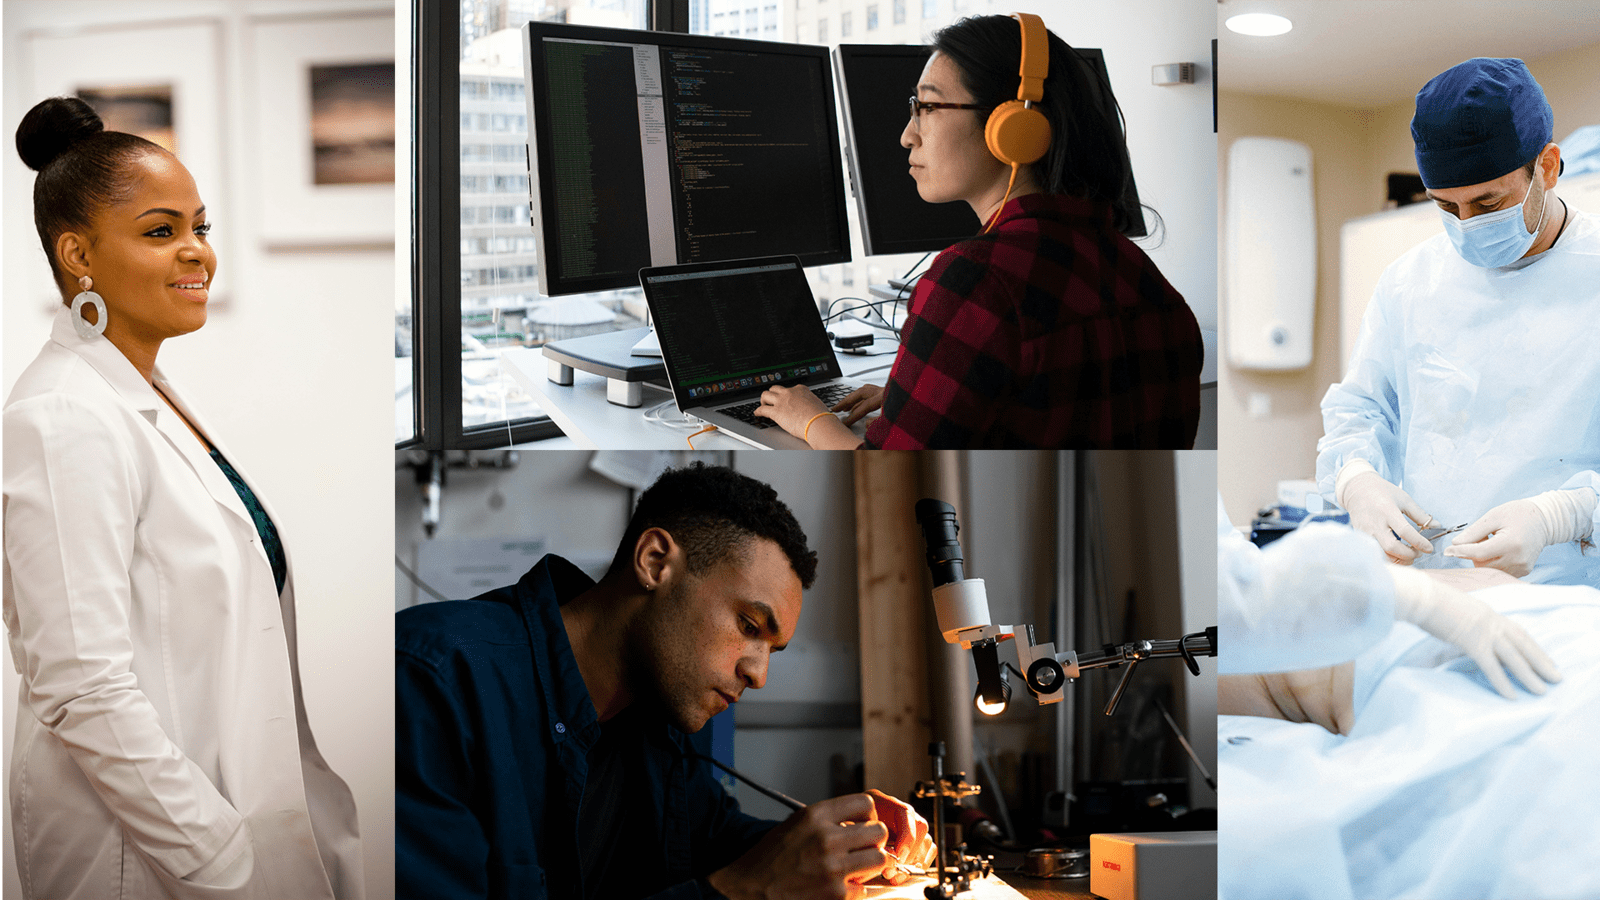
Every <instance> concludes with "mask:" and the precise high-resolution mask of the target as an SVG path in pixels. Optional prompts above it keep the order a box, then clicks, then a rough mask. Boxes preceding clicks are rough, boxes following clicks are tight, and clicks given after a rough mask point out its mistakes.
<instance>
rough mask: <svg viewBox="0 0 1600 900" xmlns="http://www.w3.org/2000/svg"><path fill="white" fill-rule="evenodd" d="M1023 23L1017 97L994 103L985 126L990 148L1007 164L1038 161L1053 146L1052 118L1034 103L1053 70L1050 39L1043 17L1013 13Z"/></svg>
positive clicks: (1017, 164) (990, 150) (985, 139)
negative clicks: (1051, 139)
mask: <svg viewBox="0 0 1600 900" xmlns="http://www.w3.org/2000/svg"><path fill="white" fill-rule="evenodd" d="M1011 18H1013V19H1016V20H1017V22H1019V23H1020V24H1021V26H1022V66H1021V67H1020V68H1019V69H1018V70H1017V74H1018V75H1020V76H1021V77H1022V83H1021V84H1019V85H1018V86H1017V99H1015V100H1008V101H1006V102H1005V103H1002V104H1000V105H999V106H997V107H995V110H994V112H992V113H990V114H989V121H988V124H986V125H984V127H983V139H984V142H985V143H987V144H988V145H989V152H990V153H993V154H994V155H995V158H996V159H998V160H1000V161H1001V162H1003V163H1005V164H1006V165H1008V166H1025V165H1028V164H1029V163H1035V162H1038V161H1039V159H1040V158H1041V157H1043V156H1044V154H1045V151H1046V150H1049V149H1050V120H1048V119H1046V118H1045V117H1044V113H1042V112H1040V111H1039V110H1037V109H1035V108H1034V107H1033V106H1032V104H1034V103H1037V102H1039V101H1040V100H1043V99H1044V80H1045V77H1046V76H1047V75H1049V74H1050V43H1049V41H1048V40H1047V32H1046V31H1045V27H1044V20H1043V19H1041V18H1039V17H1038V16H1036V15H1033V14H1032V13H1013V14H1012V16H1011Z"/></svg>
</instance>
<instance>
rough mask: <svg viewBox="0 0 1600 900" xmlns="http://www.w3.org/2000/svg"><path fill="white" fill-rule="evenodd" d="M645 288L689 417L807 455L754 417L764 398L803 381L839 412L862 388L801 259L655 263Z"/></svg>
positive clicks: (644, 278)
mask: <svg viewBox="0 0 1600 900" xmlns="http://www.w3.org/2000/svg"><path fill="white" fill-rule="evenodd" d="M639 283H640V284H641V285H643V286H644V297H645V302H647V303H649V304H650V315H651V318H652V319H653V320H654V322H655V329H656V335H657V336H658V337H659V338H660V340H661V362H662V363H663V364H664V365H665V366H666V368H667V381H668V382H669V383H671V385H672V394H673V396H674V397H675V398H677V401H678V409H679V410H680V411H681V412H683V413H684V415H688V416H693V417H695V418H697V419H700V420H702V421H704V422H705V423H707V424H708V425H715V426H717V429H718V430H720V431H722V432H724V433H726V434H728V435H731V436H733V437H735V438H738V439H739V440H741V441H744V442H745V443H748V444H754V445H755V446H757V447H770V448H772V449H775V450H803V449H805V448H806V442H805V441H802V440H800V439H799V438H797V437H793V436H792V435H790V434H788V433H786V432H785V431H784V430H783V429H782V428H779V427H778V426H777V425H775V424H774V423H773V422H772V420H771V419H765V418H762V417H760V416H757V415H754V414H753V413H754V410H755V408H756V406H758V405H759V404H760V402H761V392H762V391H764V390H766V389H767V388H769V387H772V386H773V385H777V384H781V385H795V384H803V385H805V386H807V387H809V388H810V389H811V391H812V393H814V394H816V395H817V396H818V397H819V398H821V399H822V402H823V403H824V404H826V405H828V406H832V405H833V404H835V403H837V402H838V401H839V400H841V399H843V398H844V397H845V395H847V394H849V393H850V392H851V391H853V390H855V389H856V388H858V387H860V386H861V382H859V381H856V380H854V379H851V378H845V377H844V376H843V373H842V372H841V371H840V368H839V360H838V358H837V357H836V356H834V354H833V345H832V344H830V343H829V342H828V333H827V331H826V330H825V329H824V328H823V327H822V316H821V315H820V314H818V312H817V302H816V299H815V298H814V297H813V296H812V295H811V285H810V284H808V283H807V282H806V276H805V272H804V271H802V270H801V268H800V260H799V258H798V257H794V256H769V257H762V258H759V259H739V260H729V261H725V262H714V263H691V264H689V265H684V266H652V267H649V268H644V269H640V270H639ZM865 427H866V426H865V420H863V421H861V422H857V423H856V426H855V428H854V429H853V430H854V431H855V432H856V433H857V434H861V433H863V432H864V431H865Z"/></svg>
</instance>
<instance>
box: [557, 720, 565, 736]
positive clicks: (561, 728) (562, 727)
mask: <svg viewBox="0 0 1600 900" xmlns="http://www.w3.org/2000/svg"><path fill="white" fill-rule="evenodd" d="M566 733H567V726H565V725H563V724H561V723H560V722H557V723H556V734H566Z"/></svg>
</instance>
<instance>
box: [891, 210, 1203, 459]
mask: <svg viewBox="0 0 1600 900" xmlns="http://www.w3.org/2000/svg"><path fill="white" fill-rule="evenodd" d="M1203 355H1204V349H1203V347H1202V345H1201V342H1200V328H1199V326H1198V325H1197V324H1196V323H1195V318H1194V313H1192V312H1190V310H1189V307H1188V305H1187V304H1185V303H1184V302H1183V297H1182V296H1181V295H1180V294H1179V293H1178V292H1177V291H1176V290H1174V289H1173V287H1172V285H1170V284H1168V283H1167V280H1166V279H1165V278H1163V277H1162V275H1161V272H1160V271H1158V270H1157V269H1156V267H1155V264H1154V263H1152V262H1151V261H1150V258H1149V257H1147V256H1145V255H1144V251H1142V250H1140V249H1139V248H1138V247H1136V246H1135V245H1134V244H1133V242H1132V241H1129V240H1128V239H1127V238H1126V237H1124V236H1123V235H1121V234H1119V233H1117V231H1116V230H1115V229H1114V228H1113V227H1112V225H1111V210H1110V207H1109V206H1108V205H1106V204H1104V203H1093V202H1090V201H1087V200H1082V199H1077V198H1073V197H1066V196H1061V195H1052V194H1029V195H1026V196H1022V197H1018V198H1016V199H1014V200H1012V201H1010V202H1009V203H1007V204H1006V205H1005V208H1004V209H1003V210H1002V211H1001V213H1000V219H999V221H998V222H996V223H995V226H994V228H993V229H991V230H990V232H989V233H988V234H986V235H981V236H979V237H975V238H972V239H971V240H966V241H962V242H961V243H959V244H956V245H955V246H953V247H951V248H949V249H948V250H946V251H944V252H943V253H941V254H939V256H938V257H937V258H936V259H934V261H933V265H932V266H930V267H929V268H928V273H927V274H926V275H925V276H924V277H923V278H922V279H921V281H919V282H918V283H917V287H916V290H915V292H914V293H913V294H912V296H911V308H910V312H909V315H908V316H907V318H906V322H905V326H904V328H903V329H902V346H901V347H900V352H899V353H898V354H897V355H896V356H895V360H894V367H893V368H892V369H891V370H890V372H889V382H888V384H886V385H885V386H884V392H883V414H882V416H881V417H879V418H878V419H877V421H875V422H873V423H872V424H871V425H870V426H869V427H868V428H867V435H866V446H868V447H880V448H886V449H916V448H921V447H988V448H993V447H1113V448H1130V447H1144V448H1165V449H1185V448H1189V447H1192V446H1194V438H1195V432H1196V430H1197V429H1198V427H1199V422H1200V365H1201V362H1202V357H1203Z"/></svg>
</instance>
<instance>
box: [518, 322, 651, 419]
mask: <svg viewBox="0 0 1600 900" xmlns="http://www.w3.org/2000/svg"><path fill="white" fill-rule="evenodd" d="M648 332H649V329H646V328H632V329H629V330H627V331H613V332H610V333H609V334H592V335H589V336H587V337H579V338H568V339H566V340H564V341H552V342H550V343H548V344H545V345H544V348H543V353H544V357H545V360H546V362H547V371H546V373H545V377H547V378H549V379H550V380H551V381H552V382H554V383H556V384H563V385H569V384H572V370H573V369H581V370H583V371H585V372H592V373H594V374H596V375H600V376H602V377H604V378H605V379H606V399H607V400H609V401H610V402H612V403H614V404H616V405H617V406H628V407H636V406H640V405H641V404H643V402H644V386H645V384H647V383H648V384H651V385H652V386H654V387H659V388H661V389H662V390H664V391H667V392H668V393H671V389H670V388H668V387H666V383H667V370H666V367H665V366H663V365H662V364H661V359H660V357H655V358H651V357H644V356H634V355H633V353H632V348H633V347H634V346H635V345H636V344H638V343H639V342H640V340H641V339H642V338H644V337H645V336H646V335H647V334H648Z"/></svg>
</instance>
